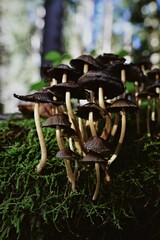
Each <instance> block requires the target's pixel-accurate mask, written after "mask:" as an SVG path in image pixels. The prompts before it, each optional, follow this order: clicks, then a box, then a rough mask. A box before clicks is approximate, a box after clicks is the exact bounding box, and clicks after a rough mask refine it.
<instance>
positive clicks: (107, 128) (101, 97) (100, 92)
mask: <svg viewBox="0 0 160 240" xmlns="http://www.w3.org/2000/svg"><path fill="white" fill-rule="evenodd" d="M98 103H99V106H100V107H101V108H102V109H104V110H105V109H106V106H105V103H104V91H103V88H102V87H99V88H98ZM105 120H106V122H105V127H104V130H103V132H102V134H101V138H103V139H107V137H108V136H109V134H110V131H111V125H112V122H111V117H110V115H109V114H108V113H107V114H106V116H105Z"/></svg>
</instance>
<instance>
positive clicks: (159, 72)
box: [147, 68, 160, 81]
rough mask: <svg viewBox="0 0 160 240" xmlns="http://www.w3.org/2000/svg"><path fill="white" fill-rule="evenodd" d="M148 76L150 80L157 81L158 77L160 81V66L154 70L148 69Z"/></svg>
mask: <svg viewBox="0 0 160 240" xmlns="http://www.w3.org/2000/svg"><path fill="white" fill-rule="evenodd" d="M147 76H148V78H149V80H150V81H156V80H157V78H158V80H159V81H160V68H153V69H152V70H150V71H148V73H147Z"/></svg>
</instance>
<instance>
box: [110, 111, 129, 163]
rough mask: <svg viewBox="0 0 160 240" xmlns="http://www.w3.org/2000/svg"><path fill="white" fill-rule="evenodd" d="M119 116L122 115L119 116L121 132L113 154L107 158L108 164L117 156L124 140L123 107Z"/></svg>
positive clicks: (124, 115)
mask: <svg viewBox="0 0 160 240" xmlns="http://www.w3.org/2000/svg"><path fill="white" fill-rule="evenodd" d="M121 116H122V117H121V133H120V137H119V141H118V144H117V147H116V149H115V152H114V154H113V155H112V156H111V158H110V159H109V160H108V166H109V165H111V164H112V163H113V162H114V161H115V159H116V158H117V156H118V154H119V151H120V149H121V146H122V143H123V140H124V136H125V132H126V113H125V111H123V109H122V111H121Z"/></svg>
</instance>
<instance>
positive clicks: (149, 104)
mask: <svg viewBox="0 0 160 240" xmlns="http://www.w3.org/2000/svg"><path fill="white" fill-rule="evenodd" d="M147 100H148V107H147V136H148V137H150V136H151V128H150V113H151V97H150V96H147Z"/></svg>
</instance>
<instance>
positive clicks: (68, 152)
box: [56, 148, 77, 159]
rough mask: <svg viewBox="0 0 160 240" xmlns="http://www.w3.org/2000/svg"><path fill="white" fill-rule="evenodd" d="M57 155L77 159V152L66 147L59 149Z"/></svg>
mask: <svg viewBox="0 0 160 240" xmlns="http://www.w3.org/2000/svg"><path fill="white" fill-rule="evenodd" d="M56 157H57V158H67V159H71V158H72V159H76V158H77V156H76V154H75V153H74V152H73V151H71V150H70V149H68V148H64V149H63V150H60V151H58V152H57V154H56Z"/></svg>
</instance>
